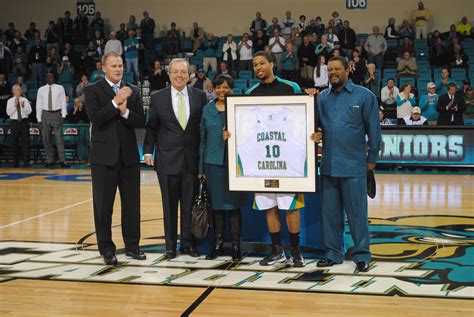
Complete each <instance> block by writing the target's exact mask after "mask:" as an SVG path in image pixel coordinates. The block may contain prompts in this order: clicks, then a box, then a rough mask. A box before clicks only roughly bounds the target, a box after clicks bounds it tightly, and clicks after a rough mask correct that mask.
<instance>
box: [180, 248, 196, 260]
mask: <svg viewBox="0 0 474 317" xmlns="http://www.w3.org/2000/svg"><path fill="white" fill-rule="evenodd" d="M181 253H183V254H187V255H189V256H192V257H193V258H197V257H199V256H200V255H201V254H199V251H198V249H197V248H196V247H190V248H184V249H183V252H181Z"/></svg>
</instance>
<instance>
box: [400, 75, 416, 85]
mask: <svg viewBox="0 0 474 317" xmlns="http://www.w3.org/2000/svg"><path fill="white" fill-rule="evenodd" d="M405 84H410V85H411V86H412V87H415V78H414V77H400V79H399V81H398V87H403V85H405Z"/></svg>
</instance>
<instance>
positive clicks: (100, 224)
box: [91, 155, 140, 255]
mask: <svg viewBox="0 0 474 317" xmlns="http://www.w3.org/2000/svg"><path fill="white" fill-rule="evenodd" d="M91 171H92V194H93V200H94V221H95V230H96V235H97V244H98V246H99V251H100V254H102V255H104V254H105V253H107V252H108V251H111V252H115V249H116V247H115V244H114V242H113V241H112V228H111V227H112V213H113V207H114V200H115V193H116V192H117V187H118V189H119V192H120V202H121V209H122V221H121V222H122V224H121V225H122V237H123V241H124V243H125V249H126V250H136V249H137V248H138V247H139V243H140V165H138V164H136V165H132V166H124V164H123V162H122V156H121V155H119V158H118V160H117V164H116V165H115V166H105V165H97V164H92V166H91Z"/></svg>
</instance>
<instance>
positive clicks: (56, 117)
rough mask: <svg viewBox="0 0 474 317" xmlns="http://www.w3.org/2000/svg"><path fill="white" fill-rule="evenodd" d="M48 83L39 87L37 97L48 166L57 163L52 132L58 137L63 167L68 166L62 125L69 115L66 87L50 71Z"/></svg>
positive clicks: (37, 113)
mask: <svg viewBox="0 0 474 317" xmlns="http://www.w3.org/2000/svg"><path fill="white" fill-rule="evenodd" d="M46 83H47V84H46V85H44V86H42V87H40V88H39V89H38V95H37V99H36V118H37V119H38V125H39V127H40V129H41V134H42V136H43V143H44V148H45V150H46V158H47V162H46V167H52V166H54V165H55V160H54V152H53V144H52V139H51V136H52V133H54V138H55V139H56V146H57V148H58V157H59V163H60V165H61V167H64V168H67V167H69V165H67V164H66V162H65V158H64V142H63V134H62V126H63V122H64V118H66V116H67V109H66V106H67V104H66V93H65V92H64V88H63V87H62V86H60V85H56V84H55V83H54V75H53V74H52V73H48V74H47V75H46Z"/></svg>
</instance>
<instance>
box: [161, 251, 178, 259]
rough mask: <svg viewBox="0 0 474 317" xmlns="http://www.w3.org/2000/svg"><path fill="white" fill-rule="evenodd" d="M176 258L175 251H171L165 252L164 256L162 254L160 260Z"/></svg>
mask: <svg viewBox="0 0 474 317" xmlns="http://www.w3.org/2000/svg"><path fill="white" fill-rule="evenodd" d="M175 257H176V251H173V250H166V252H165V254H163V257H162V258H161V259H162V260H171V259H174V258H175Z"/></svg>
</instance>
